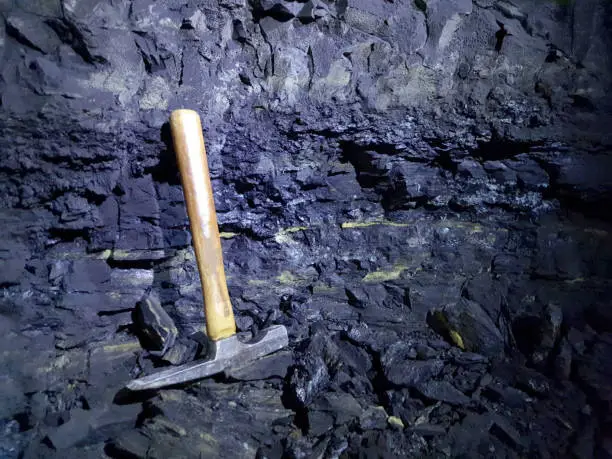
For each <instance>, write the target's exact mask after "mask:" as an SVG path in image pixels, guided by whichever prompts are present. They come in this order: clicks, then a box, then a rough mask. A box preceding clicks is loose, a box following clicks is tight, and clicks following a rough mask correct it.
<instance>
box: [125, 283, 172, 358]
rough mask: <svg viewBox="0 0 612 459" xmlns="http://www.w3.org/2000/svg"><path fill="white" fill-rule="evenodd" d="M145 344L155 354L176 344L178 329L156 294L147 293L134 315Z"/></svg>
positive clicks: (163, 351)
mask: <svg viewBox="0 0 612 459" xmlns="http://www.w3.org/2000/svg"><path fill="white" fill-rule="evenodd" d="M132 319H133V321H134V324H135V326H136V329H137V333H138V335H139V337H140V339H141V340H142V343H143V345H144V346H145V347H146V349H148V350H149V351H151V352H152V353H154V354H155V355H159V356H161V355H163V354H165V353H166V351H167V350H168V349H169V348H171V347H172V346H173V345H174V342H175V341H176V337H177V336H178V329H177V328H176V325H175V323H174V321H173V320H172V318H171V317H170V316H169V315H168V313H167V312H166V311H165V310H164V308H163V307H162V305H161V303H160V301H159V298H158V297H157V296H156V295H154V294H151V293H149V294H147V295H145V297H144V298H142V300H140V301H139V302H138V304H137V305H136V309H135V310H134V313H133V317H132Z"/></svg>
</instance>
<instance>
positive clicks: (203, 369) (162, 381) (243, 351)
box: [126, 325, 289, 391]
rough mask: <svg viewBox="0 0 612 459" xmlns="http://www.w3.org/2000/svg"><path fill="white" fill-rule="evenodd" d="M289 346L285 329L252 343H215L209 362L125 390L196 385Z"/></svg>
mask: <svg viewBox="0 0 612 459" xmlns="http://www.w3.org/2000/svg"><path fill="white" fill-rule="evenodd" d="M288 343H289V338H288V336H287V329H286V328H285V327H283V326H282V325H275V326H273V327H269V328H267V329H265V330H263V331H262V332H261V334H259V335H258V336H257V337H255V338H254V339H253V340H252V341H249V342H246V343H245V342H242V341H240V340H239V339H238V335H233V336H230V337H229V338H223V339H220V340H218V341H212V342H211V346H210V349H209V352H208V356H207V359H206V360H204V361H198V362H191V363H187V364H185V365H181V366H178V367H173V368H170V369H168V370H164V371H160V372H159V373H155V374H152V375H149V376H145V377H143V378H140V379H135V380H133V381H131V382H130V383H128V385H127V386H126V387H127V388H128V389H130V390H134V391H136V390H146V389H158V388H160V387H165V386H172V385H175V384H180V383H185V382H188V381H194V380H196V379H201V378H204V377H206V376H211V375H213V374H216V373H220V372H222V371H224V370H227V369H230V368H232V367H237V366H242V365H245V364H247V363H249V362H250V361H252V360H255V359H257V358H259V357H263V356H264V355H267V354H271V353H272V352H274V351H277V350H279V349H281V348H283V347H285V346H287V344H288Z"/></svg>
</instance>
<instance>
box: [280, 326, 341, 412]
mask: <svg viewBox="0 0 612 459" xmlns="http://www.w3.org/2000/svg"><path fill="white" fill-rule="evenodd" d="M338 357H339V349H338V347H337V346H336V344H335V343H334V342H333V341H332V340H331V338H330V336H329V335H328V334H326V333H325V332H323V331H319V332H316V333H315V335H314V336H313V337H312V338H311V339H310V341H309V343H308V345H307V347H306V349H305V350H304V352H303V354H302V356H301V357H300V358H299V360H298V362H297V363H296V365H294V366H293V368H292V369H291V370H290V373H289V384H287V387H286V392H285V398H286V400H287V401H288V403H289V404H290V405H291V406H292V407H296V408H304V407H307V406H308V405H310V404H311V403H312V402H313V401H314V400H315V399H316V398H317V397H318V396H319V394H320V393H321V392H322V391H323V390H324V389H326V388H327V387H328V386H329V384H330V381H331V377H332V374H333V373H334V372H335V367H336V365H337V364H338Z"/></svg>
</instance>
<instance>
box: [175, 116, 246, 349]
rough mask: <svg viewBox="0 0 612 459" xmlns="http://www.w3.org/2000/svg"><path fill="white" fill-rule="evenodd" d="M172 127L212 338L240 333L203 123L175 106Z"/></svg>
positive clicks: (209, 335) (208, 326)
mask: <svg viewBox="0 0 612 459" xmlns="http://www.w3.org/2000/svg"><path fill="white" fill-rule="evenodd" d="M170 129H171V131H172V138H173V143H174V151H175V152H176V156H177V158H178V165H179V170H180V173H181V180H182V182H183V193H184V195H185V201H186V203H187V214H188V215H189V222H190V225H191V235H192V238H193V247H194V250H195V256H196V260H197V262H198V269H199V271H200V281H201V283H202V292H203V293H204V312H205V314H206V331H207V333H208V337H209V338H210V339H212V340H213V341H218V340H220V339H222V338H227V337H229V336H232V335H234V334H235V333H236V322H235V320H234V312H233V311H232V304H231V302H230V298H229V293H228V291H227V282H226V280H225V270H224V268H223V254H222V251H221V239H220V238H219V227H218V226H217V213H216V212H215V202H214V199H213V192H212V186H211V183H210V176H209V172H208V163H207V160H206V149H205V147H204V137H203V135H202V124H201V122H200V117H199V116H198V114H197V113H196V112H195V111H193V110H175V111H173V112H172V114H171V115H170Z"/></svg>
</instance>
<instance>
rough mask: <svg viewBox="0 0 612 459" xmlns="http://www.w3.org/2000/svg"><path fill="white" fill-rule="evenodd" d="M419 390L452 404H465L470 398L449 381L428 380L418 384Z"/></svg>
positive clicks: (430, 397)
mask: <svg viewBox="0 0 612 459" xmlns="http://www.w3.org/2000/svg"><path fill="white" fill-rule="evenodd" d="M417 390H418V391H419V392H420V393H421V394H422V395H423V396H425V397H427V398H428V399H431V400H438V401H441V402H446V403H450V404H451V405H465V404H467V403H469V401H470V398H469V397H468V396H467V395H465V394H464V393H463V392H461V391H459V390H457V388H455V387H454V386H453V385H452V384H451V383H449V382H448V381H428V382H423V383H420V384H418V385H417Z"/></svg>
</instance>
